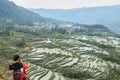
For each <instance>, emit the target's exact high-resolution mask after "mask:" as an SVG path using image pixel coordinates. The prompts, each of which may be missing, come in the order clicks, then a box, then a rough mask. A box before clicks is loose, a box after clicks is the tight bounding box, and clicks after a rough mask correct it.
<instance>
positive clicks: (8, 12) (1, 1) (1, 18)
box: [0, 0, 110, 33]
mask: <svg viewBox="0 0 120 80" xmlns="http://www.w3.org/2000/svg"><path fill="white" fill-rule="evenodd" d="M0 14H1V15H0V29H8V30H11V29H12V30H16V31H21V32H34V33H40V32H43V33H45V32H47V31H50V32H52V31H55V30H56V31H57V32H60V33H66V32H67V33H68V32H70V33H71V32H72V33H73V32H75V31H76V29H74V28H72V29H73V30H71V31H70V28H71V27H76V26H79V27H80V26H81V27H83V28H82V29H83V30H85V29H87V30H88V31H89V30H90V31H93V32H94V31H95V32H96V31H98V32H100V31H102V32H104V31H105V32H110V31H109V30H108V29H107V28H105V26H103V25H80V24H75V23H70V22H64V21H58V20H55V19H50V18H45V17H41V16H40V15H38V14H36V13H34V12H31V11H29V10H27V9H25V8H23V7H20V6H17V5H16V4H14V3H13V2H11V1H9V0H0ZM98 26H99V27H100V28H97V27H98ZM59 27H61V28H59ZM67 27H70V28H69V29H68V28H67ZM56 28H58V29H56ZM43 29H44V30H45V31H44V30H43ZM46 30H47V31H46ZM63 30H64V31H63ZM79 31H81V29H79V30H78V32H79Z"/></svg>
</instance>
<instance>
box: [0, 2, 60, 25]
mask: <svg viewBox="0 0 120 80" xmlns="http://www.w3.org/2000/svg"><path fill="white" fill-rule="evenodd" d="M57 22H58V23H61V22H60V21H57V20H52V19H48V18H44V17H41V16H39V15H38V14H35V13H33V12H31V11H28V10H27V9H25V8H23V7H20V6H17V5H15V4H14V3H13V2H12V1H9V0H0V26H2V25H6V26H9V27H11V26H14V25H29V26H31V25H34V23H41V24H45V23H51V24H53V23H57ZM10 25H11V26H10Z"/></svg>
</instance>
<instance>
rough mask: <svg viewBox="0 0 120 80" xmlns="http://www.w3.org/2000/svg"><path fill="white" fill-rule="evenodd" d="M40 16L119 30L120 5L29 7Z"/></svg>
mask: <svg viewBox="0 0 120 80" xmlns="http://www.w3.org/2000/svg"><path fill="white" fill-rule="evenodd" d="M29 10H30V11H33V12H35V13H39V14H40V15H41V16H44V17H48V18H53V19H58V20H63V21H71V22H76V23H80V24H103V25H105V26H107V27H108V28H109V29H111V30H113V31H114V32H120V29H119V27H120V16H119V14H120V5H115V6H104V7H90V8H76V9H29Z"/></svg>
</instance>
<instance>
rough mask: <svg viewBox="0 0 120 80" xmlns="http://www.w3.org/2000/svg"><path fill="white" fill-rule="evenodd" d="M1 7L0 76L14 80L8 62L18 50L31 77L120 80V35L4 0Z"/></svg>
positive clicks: (41, 79) (44, 79)
mask: <svg viewBox="0 0 120 80" xmlns="http://www.w3.org/2000/svg"><path fill="white" fill-rule="evenodd" d="M3 4H4V5H3ZM1 7H4V9H3V8H1ZM19 8H20V9H19ZM8 9H9V10H8ZM17 9H19V10H18V11H17ZM11 11H12V12H13V13H11ZM22 11H23V12H22ZM24 11H25V12H24ZM0 12H1V13H2V16H1V15H0V17H1V18H0V79H3V80H9V79H10V80H12V71H8V70H7V69H6V67H7V66H8V64H11V63H12V56H13V54H14V53H19V54H20V56H21V58H22V60H23V61H25V62H27V63H28V65H29V68H28V69H27V70H26V73H27V77H28V78H29V79H30V80H120V76H119V75H120V58H119V57H120V54H119V52H120V36H119V35H117V34H114V33H112V32H111V31H110V30H109V29H108V28H106V27H105V26H104V25H99V24H95V25H85V24H77V23H70V22H63V21H58V20H53V19H49V18H44V17H40V16H39V15H36V14H35V13H32V12H30V11H28V10H26V9H24V8H22V7H19V6H17V5H15V4H14V3H12V2H10V1H8V0H1V2H0ZM20 12H21V13H20ZM3 13H4V14H3ZM24 16H25V19H24ZM31 16H34V18H32V20H31ZM28 19H29V20H28ZM34 19H36V20H34ZM24 20H25V21H24Z"/></svg>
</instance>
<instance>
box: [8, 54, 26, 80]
mask: <svg viewBox="0 0 120 80" xmlns="http://www.w3.org/2000/svg"><path fill="white" fill-rule="evenodd" d="M13 60H14V62H13V63H12V64H10V65H9V70H13V80H26V72H25V69H27V68H28V65H27V63H26V62H23V61H22V60H21V59H20V56H19V55H18V54H14V55H13Z"/></svg>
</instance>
